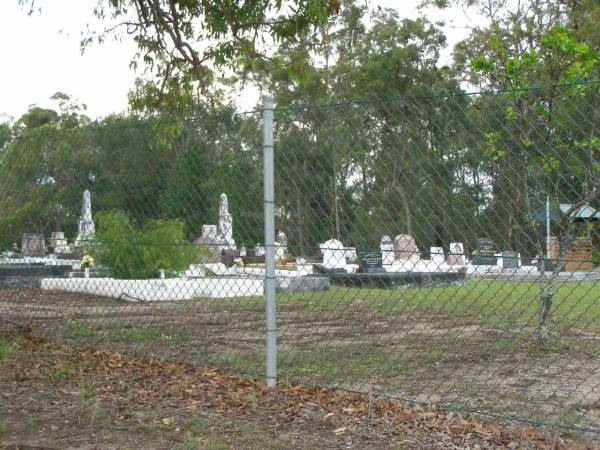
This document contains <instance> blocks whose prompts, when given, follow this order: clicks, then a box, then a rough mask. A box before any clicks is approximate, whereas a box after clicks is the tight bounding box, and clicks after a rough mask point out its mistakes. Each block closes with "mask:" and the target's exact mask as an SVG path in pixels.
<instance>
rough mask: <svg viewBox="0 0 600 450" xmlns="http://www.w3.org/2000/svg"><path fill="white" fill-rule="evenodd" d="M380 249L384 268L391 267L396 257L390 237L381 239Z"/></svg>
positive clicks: (385, 236) (386, 236)
mask: <svg viewBox="0 0 600 450" xmlns="http://www.w3.org/2000/svg"><path fill="white" fill-rule="evenodd" d="M379 249H380V251H381V263H382V264H383V265H384V266H391V265H392V264H394V261H395V260H396V258H395V256H394V243H393V242H392V239H391V238H390V237H389V236H388V235H384V236H382V237H381V241H380V242H379Z"/></svg>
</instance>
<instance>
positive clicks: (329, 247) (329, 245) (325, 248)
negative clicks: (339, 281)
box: [319, 239, 346, 269]
mask: <svg viewBox="0 0 600 450" xmlns="http://www.w3.org/2000/svg"><path fill="white" fill-rule="evenodd" d="M319 248H320V249H321V254H322V255H323V267H325V268H327V269H345V268H346V249H345V248H344V244H342V243H341V242H340V241H338V240H337V239H330V240H328V241H325V242H323V243H322V244H320V245H319Z"/></svg>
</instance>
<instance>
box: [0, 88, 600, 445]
mask: <svg viewBox="0 0 600 450" xmlns="http://www.w3.org/2000/svg"><path fill="white" fill-rule="evenodd" d="M599 88H600V84H599V83H597V82H589V83H581V84H575V85H565V86H551V87H544V88H535V89H534V88H531V89H523V90H516V91H509V92H494V93H485V92H480V93H476V94H461V95H439V96H428V97H415V98H397V99H394V98H386V99H363V100H361V101H357V100H354V99H335V101H333V100H332V101H330V102H329V103H314V102H311V103H307V104H303V103H293V102H291V103H289V104H285V105H277V106H276V107H275V109H274V111H272V110H271V108H270V106H269V104H268V103H266V104H265V105H266V107H265V111H257V112H249V113H244V114H240V113H237V112H236V111H235V110H234V109H227V108H222V107H220V108H216V107H208V106H207V107H205V108H204V109H203V110H202V111H199V112H198V114H197V115H196V116H194V117H193V118H187V119H185V120H182V119H181V118H175V117H169V116H166V115H163V116H160V117H153V118H139V117H136V116H127V117H119V116H115V117H108V118H105V119H103V120H99V121H96V122H90V121H89V120H85V119H84V118H82V117H80V116H77V115H76V114H74V113H72V112H64V113H62V114H59V115H58V116H56V117H40V116H36V117H31V118H30V119H31V120H30V122H28V123H25V122H23V123H20V124H18V126H15V127H14V132H13V136H12V137H11V138H10V139H9V140H8V142H7V143H6V144H4V146H3V147H2V150H1V152H0V245H1V247H2V249H3V250H5V251H4V253H3V254H2V259H1V261H0V317H1V318H2V321H1V325H0V327H2V328H3V329H6V330H12V329H14V328H15V327H17V328H21V329H23V328H31V329H32V330H33V332H34V333H36V334H38V335H43V336H46V337H48V338H51V339H57V340H61V341H64V342H67V343H69V344H73V345H93V346H96V347H106V348H111V349H116V350H119V351H122V352H126V353H135V354H149V353H152V354H156V355H158V356H159V357H161V358H166V359H179V360H186V361H190V362H192V363H194V364H200V365H211V366H215V367H218V368H221V369H223V370H227V371H232V372H235V373H244V374H250V375H253V376H257V377H265V376H267V379H268V380H269V381H270V382H274V381H275V379H276V378H277V380H278V381H279V382H287V381H294V382H296V381H299V382H302V383H305V384H309V385H318V386H332V387H338V388H341V389H347V390H355V391H361V392H368V393H372V394H374V395H379V396H386V397H392V398H398V399H402V400H404V401H408V402H414V403H423V404H436V405H440V406H443V407H445V408H449V409H456V410H460V411H471V412H477V413H481V414H487V415H491V416H495V417H498V418H505V419H513V420H518V421H527V422H531V423H536V424H545V425H549V426H561V427H563V428H570V429H578V430H585V431H591V432H594V433H598V432H600V413H599V411H600V395H599V392H600V363H599V362H598V361H599V359H598V356H599V350H600V325H599V324H600V303H599V301H600V281H599V280H598V278H599V272H598V268H597V267H598V265H599V264H600V258H599V257H598V251H599V249H600V240H599V238H600V236H599V222H600V198H599V190H600V183H599V180H600V158H599V151H600V138H599V137H598V131H597V128H598V127H599V126H600V112H599V110H598V105H599V104H600V92H599ZM276 100H277V99H276ZM273 116H274V117H273ZM272 117H273V119H272V122H271V118H272ZM263 118H264V119H265V120H263ZM271 124H272V126H273V128H271V127H270V125H271ZM271 139H272V141H271ZM271 144H272V145H271ZM273 149H274V151H272V152H271V150H273ZM271 155H274V156H273V158H274V159H273V160H272V163H273V166H270V162H271V160H270V156H271ZM271 173H272V174H273V178H271V177H270V174H271ZM264 180H266V182H265V181H264ZM271 188H272V190H271ZM272 192H274V201H272V200H273V198H272V197H271V195H272ZM271 211H272V212H271ZM265 219H266V220H265ZM273 219H274V220H273ZM265 224H266V226H265ZM275 304H276V316H275V308H274V307H275ZM269 306H272V307H273V308H269ZM265 307H266V308H265ZM265 330H266V331H267V335H268V339H267V342H268V344H269V345H266V343H265ZM275 341H276V343H275ZM268 348H269V349H270V351H267V349H268ZM275 350H276V354H275ZM265 361H267V365H265Z"/></svg>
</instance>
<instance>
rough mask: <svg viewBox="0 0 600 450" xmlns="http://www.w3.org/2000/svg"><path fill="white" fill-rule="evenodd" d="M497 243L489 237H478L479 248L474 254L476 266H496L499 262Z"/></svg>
mask: <svg viewBox="0 0 600 450" xmlns="http://www.w3.org/2000/svg"><path fill="white" fill-rule="evenodd" d="M495 253H496V245H495V244H494V241H492V240H491V239H488V238H478V239H477V249H476V250H475V252H474V254H473V261H472V263H473V265H475V266H495V265H496V264H498V258H497V257H496V256H495Z"/></svg>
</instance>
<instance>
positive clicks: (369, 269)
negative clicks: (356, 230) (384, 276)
mask: <svg viewBox="0 0 600 450" xmlns="http://www.w3.org/2000/svg"><path fill="white" fill-rule="evenodd" d="M360 271H361V272H363V273H380V272H385V269H384V268H383V259H382V257H381V253H377V252H367V253H363V254H362V257H361V259H360Z"/></svg>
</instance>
